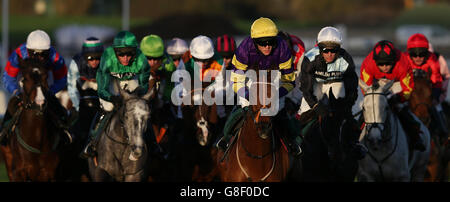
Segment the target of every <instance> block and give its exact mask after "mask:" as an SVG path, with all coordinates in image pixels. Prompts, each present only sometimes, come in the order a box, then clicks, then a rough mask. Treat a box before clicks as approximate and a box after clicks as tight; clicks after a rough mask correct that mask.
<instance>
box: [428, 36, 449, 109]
mask: <svg viewBox="0 0 450 202" xmlns="http://www.w3.org/2000/svg"><path fill="white" fill-rule="evenodd" d="M429 45H430V47H429V48H428V50H429V51H430V53H431V54H435V55H436V57H438V60H439V67H440V72H441V75H442V80H443V81H442V90H443V91H442V92H441V96H440V98H439V103H442V102H443V101H444V100H445V98H446V97H447V88H448V82H449V81H450V70H449V69H448V65H447V61H446V60H445V58H444V56H443V55H441V54H440V53H438V52H435V51H434V50H433V46H432V45H431V43H429Z"/></svg>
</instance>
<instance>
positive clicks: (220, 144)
mask: <svg viewBox="0 0 450 202" xmlns="http://www.w3.org/2000/svg"><path fill="white" fill-rule="evenodd" d="M232 136H233V134H231V133H229V134H223V137H221V138H220V139H219V141H217V143H216V148H217V149H219V150H222V151H226V150H227V149H228V146H230V145H229V144H228V142H230V139H231V137H232Z"/></svg>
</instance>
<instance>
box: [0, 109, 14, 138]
mask: <svg viewBox="0 0 450 202" xmlns="http://www.w3.org/2000/svg"><path fill="white" fill-rule="evenodd" d="M11 119H12V116H11V114H9V113H8V111H6V113H5V116H4V117H3V120H2V124H1V129H0V144H1V145H3V146H4V145H6V142H7V141H6V138H5V137H6V134H7V133H8V130H9V127H7V125H8V124H6V123H7V122H8V121H10V120H11Z"/></svg>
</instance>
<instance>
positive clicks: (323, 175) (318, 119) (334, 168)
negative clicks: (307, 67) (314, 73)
mask: <svg viewBox="0 0 450 202" xmlns="http://www.w3.org/2000/svg"><path fill="white" fill-rule="evenodd" d="M318 88H320V89H322V92H324V93H322V94H320V95H321V97H318V98H319V100H320V101H319V102H321V103H322V104H324V105H325V106H327V109H328V110H327V112H326V113H324V114H322V115H319V114H316V115H315V116H311V118H310V119H309V121H302V122H303V129H302V135H303V136H304V154H303V157H302V164H303V170H302V181H314V182H317V181H350V182H352V181H353V180H354V178H355V175H356V172H357V169H358V162H357V160H356V158H355V157H353V156H352V151H351V146H350V143H352V142H355V141H356V140H357V134H358V132H356V130H355V128H354V126H355V123H354V121H355V120H354V119H353V117H345V116H344V114H345V112H344V111H343V109H344V107H342V106H345V105H346V104H347V103H345V102H346V101H345V99H343V98H340V97H339V96H340V95H341V93H342V92H343V91H344V90H345V89H344V88H343V83H342V82H334V83H329V84H322V85H319V86H318ZM335 94H336V95H335ZM336 96H338V98H336ZM306 113H314V112H313V111H307V112H305V113H304V115H303V114H302V116H309V115H307V114H306ZM307 128H309V130H307Z"/></svg>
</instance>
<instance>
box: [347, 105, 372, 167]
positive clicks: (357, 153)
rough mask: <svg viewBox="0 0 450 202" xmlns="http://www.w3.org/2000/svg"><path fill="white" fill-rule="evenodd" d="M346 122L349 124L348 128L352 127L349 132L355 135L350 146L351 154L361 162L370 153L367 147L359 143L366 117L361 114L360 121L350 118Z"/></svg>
mask: <svg viewBox="0 0 450 202" xmlns="http://www.w3.org/2000/svg"><path fill="white" fill-rule="evenodd" d="M346 120H347V122H346V123H349V125H348V126H350V128H349V132H351V133H353V134H354V135H353V136H352V138H351V140H350V144H349V147H350V153H351V155H352V156H353V157H354V158H355V159H357V160H361V159H363V158H364V157H365V156H366V154H367V152H369V150H368V149H367V147H366V146H364V144H361V143H360V142H359V136H360V135H361V132H362V131H361V126H362V124H363V123H364V116H363V114H362V113H361V115H360V116H359V118H358V120H355V119H353V117H352V116H350V117H348V118H347V119H346Z"/></svg>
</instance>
